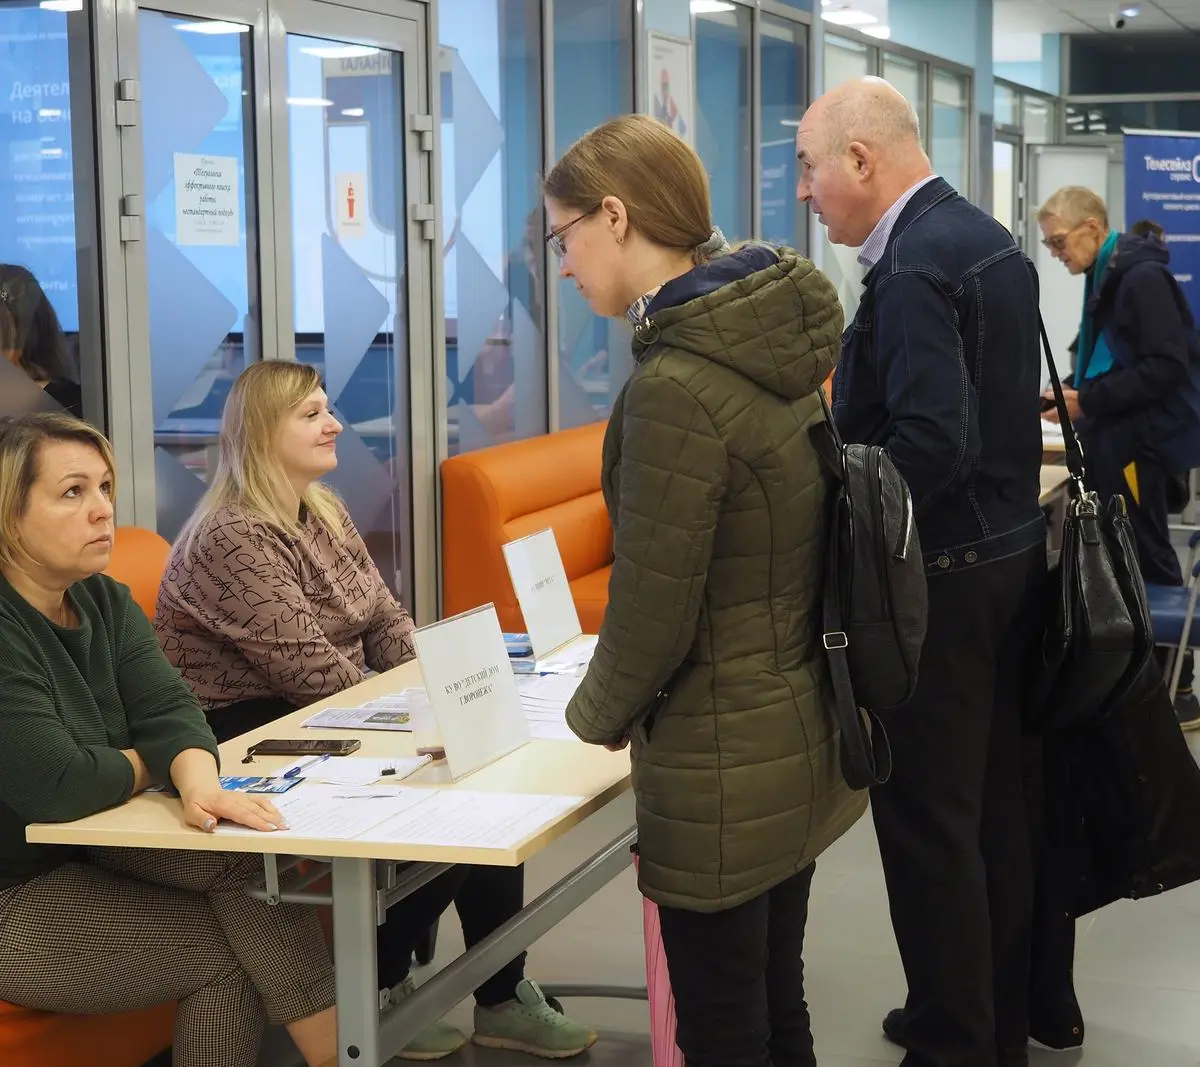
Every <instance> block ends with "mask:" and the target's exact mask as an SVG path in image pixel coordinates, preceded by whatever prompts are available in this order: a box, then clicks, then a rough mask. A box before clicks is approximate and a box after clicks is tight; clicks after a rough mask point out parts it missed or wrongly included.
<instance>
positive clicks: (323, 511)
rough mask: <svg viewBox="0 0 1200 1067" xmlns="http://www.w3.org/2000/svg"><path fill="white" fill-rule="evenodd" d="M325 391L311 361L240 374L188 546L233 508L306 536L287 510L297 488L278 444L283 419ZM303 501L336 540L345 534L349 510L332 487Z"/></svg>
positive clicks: (307, 493) (312, 488) (188, 530)
mask: <svg viewBox="0 0 1200 1067" xmlns="http://www.w3.org/2000/svg"><path fill="white" fill-rule="evenodd" d="M319 388H321V376H320V374H318V373H317V371H316V370H315V369H314V368H313V367H310V366H309V365H308V364H307V363H287V362H283V361H280V360H267V361H264V362H261V363H253V364H251V365H250V366H249V367H247V368H246V369H245V370H244V371H243V372H242V373H241V374H240V375H239V376H238V379H237V381H236V382H234V383H233V388H232V389H231V390H230V391H229V396H228V397H227V398H226V400H225V410H224V411H223V412H222V414H221V436H220V448H219V456H218V459H217V470H216V473H215V474H214V475H213V480H212V484H211V485H210V486H209V487H208V492H206V493H205V494H204V496H203V498H202V499H201V500H200V503H199V504H197V505H196V510H195V511H194V512H193V513H192V517H191V518H190V519H189V520H188V522H187V525H186V526H184V528H183V530H182V532H181V533H180V535H179V541H180V542H181V543H182V544H184V545H185V546H186V547H187V548H188V549H190V547H191V545H192V543H193V541H194V540H195V538H196V537H197V536H198V535H199V533H200V532H201V531H202V530H203V528H204V526H205V524H206V523H207V522H208V520H209V519H211V518H212V516H213V515H214V514H215V513H216V512H217V511H219V510H220V509H221V508H223V507H228V506H229V505H231V504H235V505H237V506H238V507H241V508H244V509H245V510H246V511H248V512H250V513H251V514H252V515H254V516H255V517H257V518H259V519H262V520H263V521H264V522H268V523H270V524H271V525H273V526H278V527H279V528H280V529H282V530H285V531H286V532H288V533H291V534H299V533H300V530H301V524H300V522H299V520H298V519H297V517H296V515H295V514H294V513H292V512H291V511H290V509H289V508H288V507H287V502H288V501H289V499H290V498H291V492H292V490H291V487H290V485H289V483H288V480H287V475H286V474H285V472H284V469H283V464H282V463H281V462H280V460H279V452H278V449H277V447H276V443H275V441H276V435H277V434H278V432H279V425H280V423H281V422H282V420H283V418H284V417H285V416H286V415H287V414H288V413H289V412H291V411H293V410H294V409H295V408H296V407H298V406H299V405H300V404H302V403H303V402H304V400H305V398H306V397H308V396H309V395H310V394H311V393H312V392H313V391H314V390H316V389H319ZM300 503H301V505H302V506H303V507H304V508H307V509H308V511H309V512H310V513H311V514H312V515H314V516H315V517H316V518H317V520H318V521H319V522H320V523H321V524H322V525H324V526H325V528H326V529H327V530H328V531H329V534H330V536H331V537H333V538H334V539H335V540H341V539H342V538H343V537H344V536H345V532H344V529H343V521H344V518H345V508H344V507H343V505H342V502H341V500H339V499H338V496H337V494H336V493H334V491H333V490H332V489H330V488H329V487H328V486H326V485H322V484H321V483H320V482H313V483H312V484H310V485H309V486H308V488H307V489H305V490H304V493H303V495H302V496H301V497H300Z"/></svg>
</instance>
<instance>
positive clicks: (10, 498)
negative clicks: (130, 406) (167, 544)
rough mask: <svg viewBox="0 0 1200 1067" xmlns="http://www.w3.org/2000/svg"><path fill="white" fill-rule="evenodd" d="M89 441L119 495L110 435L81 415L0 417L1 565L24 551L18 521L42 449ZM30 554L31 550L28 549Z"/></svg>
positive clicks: (46, 413)
mask: <svg viewBox="0 0 1200 1067" xmlns="http://www.w3.org/2000/svg"><path fill="white" fill-rule="evenodd" d="M56 443H66V444H81V445H89V446H91V447H92V448H94V449H95V450H96V452H97V453H98V454H99V456H100V458H101V459H102V460H104V462H105V463H106V464H107V465H108V469H109V472H110V474H111V475H112V479H111V480H112V487H113V494H112V495H113V499H114V500H115V499H116V485H117V475H116V464H115V462H114V460H113V452H112V446H111V445H110V444H109V443H108V438H107V437H105V436H104V434H102V433H101V432H100V431H99V430H97V429H96V428H95V427H94V426H89V425H88V424H87V423H86V422H84V421H83V420H82V419H77V418H75V417H74V416H73V415H67V414H66V413H65V412H61V411H54V412H50V411H44V412H37V413H35V414H30V415H20V416H18V417H17V418H12V419H4V420H0V567H15V566H17V565H18V563H19V562H20V560H19V557H20V555H21V554H22V553H23V552H24V549H22V547H21V543H20V538H19V536H18V535H17V524H18V523H19V522H20V519H21V516H22V515H24V514H25V509H26V508H27V507H28V506H29V491H30V490H31V489H32V488H33V486H34V483H35V482H36V481H37V479H38V472H39V466H40V463H39V461H40V459H41V455H42V450H43V449H44V448H45V447H46V445H48V444H56ZM25 554H26V555H28V553H25Z"/></svg>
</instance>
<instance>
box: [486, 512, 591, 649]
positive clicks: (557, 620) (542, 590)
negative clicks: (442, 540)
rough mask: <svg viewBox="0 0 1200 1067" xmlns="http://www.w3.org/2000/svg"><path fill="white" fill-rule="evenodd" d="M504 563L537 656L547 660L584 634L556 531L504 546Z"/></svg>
mask: <svg viewBox="0 0 1200 1067" xmlns="http://www.w3.org/2000/svg"><path fill="white" fill-rule="evenodd" d="M504 562H505V563H507V564H508V574H509V577H510V578H511V579H512V584H513V589H514V591H515V592H516V594H517V603H518V604H520V605H521V614H522V615H524V616H525V629H526V630H528V631H529V640H530V642H531V643H532V644H533V655H534V657H535V658H536V659H543V658H544V657H546V656H548V655H549V654H550V653H551V652H553V651H554V650H555V649H556V648H558V647H559V646H560V645H564V644H566V643H567V642H568V641H570V640H571V639H572V638H575V637H578V636H579V634H580V626H579V612H578V611H577V610H576V609H575V599H574V598H573V597H572V596H571V586H570V584H569V583H568V582H567V572H566V571H565V570H564V569H563V561H562V555H561V554H560V553H559V551H558V542H557V541H556V540H555V539H554V531H553V530H540V531H538V532H537V533H535V534H530V535H529V536H528V537H522V538H521V539H520V540H519V541H510V542H509V543H508V544H506V545H505V546H504Z"/></svg>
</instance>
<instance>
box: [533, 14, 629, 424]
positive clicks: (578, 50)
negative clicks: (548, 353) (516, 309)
mask: <svg viewBox="0 0 1200 1067" xmlns="http://www.w3.org/2000/svg"><path fill="white" fill-rule="evenodd" d="M633 27H634V18H633V2H632V0H570V2H569V3H561V2H560V3H556V4H555V5H554V152H553V157H554V158H555V159H557V158H558V157H559V156H561V155H562V154H563V153H564V152H565V151H566V150H567V149H568V148H569V147H570V146H571V144H572V142H574V141H575V140H576V139H577V138H579V137H582V136H583V135H584V134H585V133H587V131H588V130H590V129H592V128H593V127H595V126H599V125H600V124H601V123H603V122H605V121H607V120H608V119H610V118H613V117H615V116H617V115H625V114H628V113H629V112H631V111H632V110H633V81H634V78H633ZM583 87H586V90H585V89H584V88H583ZM550 262H551V269H552V270H554V271H557V270H558V264H557V262H556V261H555V260H554V259H551V261H550ZM557 297H558V338H557V340H558V345H557V349H558V425H559V426H560V427H562V428H563V429H568V428H570V427H572V426H583V425H584V424H586V423H589V422H595V421H596V420H597V419H604V418H607V417H608V413H609V412H610V411H611V410H612V405H613V401H614V400H615V399H616V397H617V393H619V392H620V390H621V386H622V385H624V384H625V379H626V378H628V376H629V372H630V371H631V370H632V369H633V362H632V358H633V357H632V355H631V354H630V347H629V346H630V334H629V329H628V327H627V326H626V325H625V323H624V321H623V320H619V319H602V318H600V317H599V316H598V315H593V314H592V311H591V309H590V308H589V307H588V305H587V301H585V300H584V299H583V297H582V296H580V295H579V291H578V290H577V289H576V288H575V285H574V283H573V282H572V281H571V280H570V279H569V278H561V279H559V280H558V292H557Z"/></svg>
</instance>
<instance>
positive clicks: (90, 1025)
mask: <svg viewBox="0 0 1200 1067" xmlns="http://www.w3.org/2000/svg"><path fill="white" fill-rule="evenodd" d="M174 1026H175V1005H174V1004H160V1005H158V1006H157V1007H153V1008H144V1009H142V1010H141V1011H131V1012H124V1013H123V1014H121V1015H61V1014H59V1013H57V1012H50V1011H33V1010H31V1009H30V1008H22V1007H19V1006H18V1005H16V1004H8V1003H6V1002H4V1001H0V1064H3V1065H4V1067H80V1065H81V1064H86V1065H88V1067H142V1064H144V1063H146V1062H148V1061H149V1060H151V1059H153V1058H154V1057H155V1056H157V1055H158V1054H159V1053H160V1052H163V1051H165V1050H166V1049H168V1048H170V1047H171V1038H172V1031H173V1029H174Z"/></svg>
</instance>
